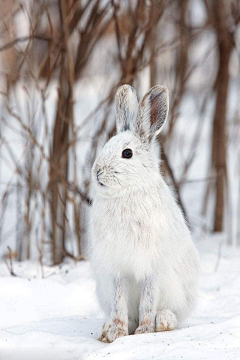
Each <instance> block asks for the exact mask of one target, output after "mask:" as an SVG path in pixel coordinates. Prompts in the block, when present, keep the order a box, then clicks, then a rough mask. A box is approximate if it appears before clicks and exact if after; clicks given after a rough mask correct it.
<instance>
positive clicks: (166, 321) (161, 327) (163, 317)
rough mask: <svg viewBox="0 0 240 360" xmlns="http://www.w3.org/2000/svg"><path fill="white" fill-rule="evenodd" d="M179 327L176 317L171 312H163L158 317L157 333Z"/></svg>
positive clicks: (165, 310)
mask: <svg viewBox="0 0 240 360" xmlns="http://www.w3.org/2000/svg"><path fill="white" fill-rule="evenodd" d="M176 326H177V318H176V315H175V314H174V313H173V312H172V311H171V310H167V309H164V310H161V311H159V312H158V313H157V315H156V331H170V330H174V329H175V327H176Z"/></svg>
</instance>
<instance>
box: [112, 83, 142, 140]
mask: <svg viewBox="0 0 240 360" xmlns="http://www.w3.org/2000/svg"><path fill="white" fill-rule="evenodd" d="M137 111H138V100H137V95H136V91H135V90H134V88H133V87H132V86H130V85H122V86H121V87H120V88H119V89H118V91H117V93H116V96H115V112H116V123H117V132H118V133H119V132H122V131H126V130H133V123H134V121H135V119H136V117H137Z"/></svg>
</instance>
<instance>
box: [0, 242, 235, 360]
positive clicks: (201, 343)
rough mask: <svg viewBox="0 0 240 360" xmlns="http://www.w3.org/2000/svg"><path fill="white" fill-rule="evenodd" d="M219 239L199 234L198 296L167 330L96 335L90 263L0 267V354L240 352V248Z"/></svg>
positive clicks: (15, 358) (17, 357)
mask: <svg viewBox="0 0 240 360" xmlns="http://www.w3.org/2000/svg"><path fill="white" fill-rule="evenodd" d="M224 242H225V239H224V238H223V237H221V238H220V237H219V236H217V237H215V236H214V237H213V236H211V237H209V238H207V239H205V240H201V241H200V240H199V242H198V243H197V247H198V249H199V253H200V257H201V268H202V270H201V276H200V283H199V290H200V291H199V299H198V304H197V306H196V309H195V310H194V312H193V313H192V315H191V317H190V318H189V319H187V320H186V321H185V322H184V323H182V324H180V325H179V326H178V328H177V329H176V330H174V331H171V332H163V333H153V334H146V335H145V334H144V335H132V336H127V337H124V338H119V339H117V340H116V341H115V342H113V343H111V344H105V343H101V342H99V341H98V340H97V337H98V335H99V333H100V330H101V326H102V323H103V321H104V319H103V314H102V313H101V310H100V309H99V307H98V305H97V299H96V297H95V282H94V279H93V277H92V274H91V266H90V264H89V262H88V261H84V262H80V263H74V262H73V261H70V260H68V261H66V262H65V263H64V264H63V265H62V266H60V267H46V266H44V269H43V271H44V278H42V277H41V269H40V267H39V265H38V266H37V265H36V263H33V262H32V263H31V262H23V263H13V270H14V272H15V273H16V274H17V277H13V276H12V277H10V275H9V272H8V270H7V267H6V265H5V264H3V263H2V264H1V265H0V289H1V293H0V323H1V329H0V359H1V360H23V359H24V360H41V359H44V360H48V359H49V360H50V359H51V360H54V359H57V360H74V359H78V360H80V359H104V358H107V359H114V360H115V359H116V360H118V359H119V360H124V359H134V360H135V359H144V360H146V359H166V360H167V359H184V360H188V359H189V360H193V359H194V360H198V359H199V360H200V359H201V360H203V359H207V360H214V359H221V360H225V359H226V360H227V359H231V360H235V359H236V360H238V359H239V358H240V276H239V275H240V261H239V258H240V250H239V249H234V248H229V247H227V246H226V245H225V244H224Z"/></svg>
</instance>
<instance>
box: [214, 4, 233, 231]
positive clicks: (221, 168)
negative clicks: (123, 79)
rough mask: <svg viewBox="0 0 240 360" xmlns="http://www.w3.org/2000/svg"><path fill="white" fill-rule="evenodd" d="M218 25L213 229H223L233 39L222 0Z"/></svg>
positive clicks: (217, 6)
mask: <svg viewBox="0 0 240 360" xmlns="http://www.w3.org/2000/svg"><path fill="white" fill-rule="evenodd" d="M214 13H215V24H216V31H217V37H218V51H219V68H218V75H217V82H216V84H217V90H216V105H215V113H214V120H213V135H212V162H213V168H214V170H215V173H216V201H215V212H214V228H213V231H214V232H217V231H222V230H223V220H224V207H225V197H226V185H227V183H226V181H227V165H226V152H227V149H226V117H227V95H228V85H229V70H228V67H229V60H230V55H231V50H232V43H231V38H230V35H229V33H228V29H227V27H226V12H225V11H224V2H223V0H218V1H216V0H214Z"/></svg>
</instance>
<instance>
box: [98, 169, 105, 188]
mask: <svg viewBox="0 0 240 360" xmlns="http://www.w3.org/2000/svg"><path fill="white" fill-rule="evenodd" d="M102 174H103V171H102V172H99V171H98V172H97V182H98V183H99V185H101V186H106V185H104V184H103V183H102V182H101V181H100V180H99V176H100V175H102Z"/></svg>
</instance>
